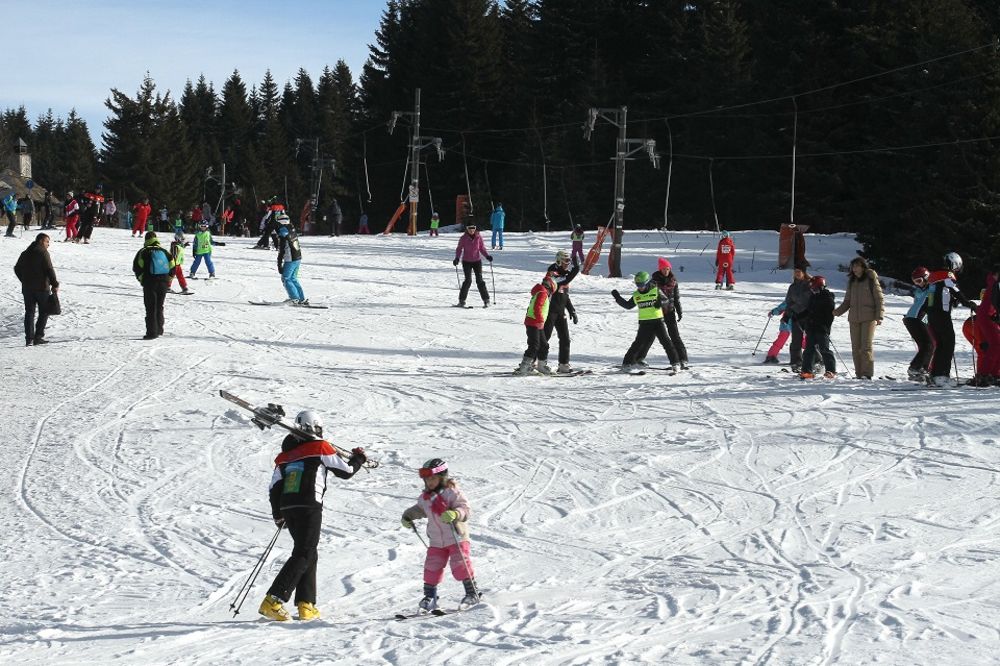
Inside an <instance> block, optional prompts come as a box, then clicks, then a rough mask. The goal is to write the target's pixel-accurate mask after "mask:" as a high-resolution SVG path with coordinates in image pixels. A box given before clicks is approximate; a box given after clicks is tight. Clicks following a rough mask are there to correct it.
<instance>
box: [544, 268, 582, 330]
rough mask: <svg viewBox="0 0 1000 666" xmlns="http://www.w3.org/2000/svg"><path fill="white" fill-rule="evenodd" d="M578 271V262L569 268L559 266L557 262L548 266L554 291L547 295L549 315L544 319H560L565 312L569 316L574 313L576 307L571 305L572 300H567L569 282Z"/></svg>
mask: <svg viewBox="0 0 1000 666" xmlns="http://www.w3.org/2000/svg"><path fill="white" fill-rule="evenodd" d="M579 272H580V265H579V264H575V265H574V266H573V268H571V269H569V270H566V269H565V268H561V267H560V266H559V264H552V265H551V266H549V271H548V273H549V275H551V276H552V279H553V280H555V282H556V291H555V293H554V294H552V296H550V297H549V316H548V317H547V319H546V320H549V319H553V320H554V319H561V318H562V317H563V316H564V315H565V313H567V312H568V313H569V316H570V317H572V316H573V315H575V314H576V308H574V307H573V302H572V301H570V300H569V283H570V282H572V281H573V278H575V277H576V275H577V273H579Z"/></svg>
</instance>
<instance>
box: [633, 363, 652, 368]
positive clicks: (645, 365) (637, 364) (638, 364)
mask: <svg viewBox="0 0 1000 666" xmlns="http://www.w3.org/2000/svg"><path fill="white" fill-rule="evenodd" d="M632 367H633V368H648V367H649V363H646V362H645V361H636V362H635V363H634V364H633V366H632Z"/></svg>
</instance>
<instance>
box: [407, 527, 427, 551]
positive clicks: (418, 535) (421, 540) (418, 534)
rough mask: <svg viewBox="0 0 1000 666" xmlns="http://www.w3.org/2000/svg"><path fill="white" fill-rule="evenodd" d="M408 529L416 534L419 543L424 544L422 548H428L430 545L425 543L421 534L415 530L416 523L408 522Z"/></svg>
mask: <svg viewBox="0 0 1000 666" xmlns="http://www.w3.org/2000/svg"><path fill="white" fill-rule="evenodd" d="M410 529H411V530H413V533H414V534H416V535H417V538H418V539H420V543H422V544H424V548H430V546H428V545H427V542H426V541H424V538H423V537H422V536H420V532H418V531H417V526H416V525H414V524H413V523H410Z"/></svg>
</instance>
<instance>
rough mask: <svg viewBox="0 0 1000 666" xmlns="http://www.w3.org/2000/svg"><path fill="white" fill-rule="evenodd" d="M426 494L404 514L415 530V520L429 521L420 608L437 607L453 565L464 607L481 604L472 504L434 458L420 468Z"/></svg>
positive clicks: (404, 520) (446, 470) (445, 468)
mask: <svg viewBox="0 0 1000 666" xmlns="http://www.w3.org/2000/svg"><path fill="white" fill-rule="evenodd" d="M420 478H422V479H423V480H424V492H422V493H421V494H420V497H419V498H418V499H417V503H416V504H414V505H413V506H411V507H410V508H409V509H407V510H406V511H404V512H403V520H402V525H403V527H405V528H406V529H414V527H413V521H415V520H417V519H419V518H426V519H427V540H428V541H429V542H430V545H429V546H428V548H427V558H426V559H425V560H424V598H423V599H421V601H420V608H421V609H422V610H424V611H427V612H430V611H433V610H435V609H436V608H437V605H438V603H437V601H438V596H437V586H438V585H439V584H440V583H441V581H442V580H444V568H445V566H446V565H448V564H449V563H450V564H451V574H452V575H453V576H454V577H455V580H460V581H462V584H463V585H464V586H465V598H464V599H463V600H462V604H461V605H462V606H472V605H474V604H477V603H479V592H478V590H477V589H476V581H475V578H474V577H475V571H473V569H472V560H470V559H469V528H468V526H467V523H468V520H469V501H468V500H467V499H465V495H464V494H463V493H462V491H461V490H459V488H458V484H457V483H455V480H454V479H449V478H448V465H447V463H445V462H444V461H443V460H441V459H440V458H432V459H431V460H428V461H427V462H425V463H424V464H423V466H422V467H421V468H420Z"/></svg>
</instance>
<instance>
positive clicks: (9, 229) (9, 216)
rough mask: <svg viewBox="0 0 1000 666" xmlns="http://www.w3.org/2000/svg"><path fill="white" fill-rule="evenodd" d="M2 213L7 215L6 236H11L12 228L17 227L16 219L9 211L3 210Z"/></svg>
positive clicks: (12, 233)
mask: <svg viewBox="0 0 1000 666" xmlns="http://www.w3.org/2000/svg"><path fill="white" fill-rule="evenodd" d="M4 212H5V213H7V220H8V221H9V222H10V224H8V225H7V235H8V236H13V235H14V227H16V226H17V218H16V217H15V216H14V213H12V212H10V211H9V210H6V209H4Z"/></svg>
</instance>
